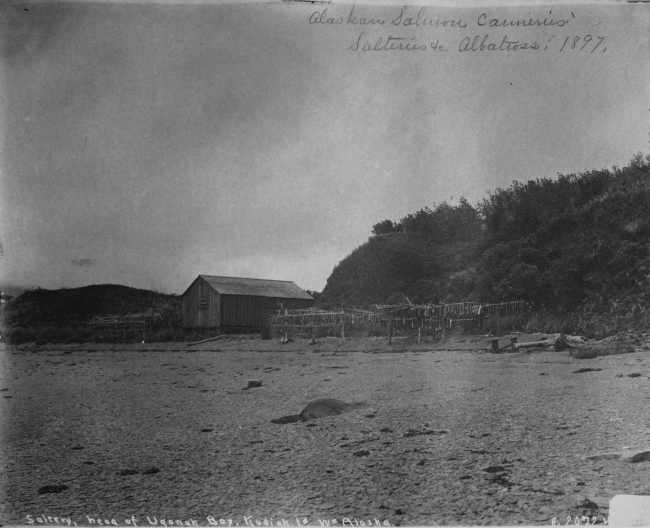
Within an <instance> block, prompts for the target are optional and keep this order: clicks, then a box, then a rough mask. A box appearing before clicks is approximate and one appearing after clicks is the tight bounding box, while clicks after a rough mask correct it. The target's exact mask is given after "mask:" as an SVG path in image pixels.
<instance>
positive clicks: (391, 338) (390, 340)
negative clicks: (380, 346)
mask: <svg viewBox="0 0 650 528" xmlns="http://www.w3.org/2000/svg"><path fill="white" fill-rule="evenodd" d="M392 341H393V327H392V325H391V318H390V317H389V318H388V344H389V345H390V344H391V343H392Z"/></svg>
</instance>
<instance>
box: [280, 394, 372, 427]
mask: <svg viewBox="0 0 650 528" xmlns="http://www.w3.org/2000/svg"><path fill="white" fill-rule="evenodd" d="M364 407H368V404H367V403H363V402H360V403H345V402H343V401H341V400H335V399H334V398H320V399H318V400H314V401H313V402H311V403H310V404H309V405H307V407H305V408H304V409H303V411H302V412H301V413H300V414H293V415H290V416H283V417H282V418H277V419H275V420H271V422H272V423H276V424H286V423H293V422H299V421H302V422H307V421H309V420H315V419H317V418H324V417H325V416H338V415H339V414H343V413H347V412H350V411H354V410H356V409H363V408H364Z"/></svg>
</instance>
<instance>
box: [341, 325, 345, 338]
mask: <svg viewBox="0 0 650 528" xmlns="http://www.w3.org/2000/svg"><path fill="white" fill-rule="evenodd" d="M341 337H342V338H343V339H345V321H343V322H342V323H341Z"/></svg>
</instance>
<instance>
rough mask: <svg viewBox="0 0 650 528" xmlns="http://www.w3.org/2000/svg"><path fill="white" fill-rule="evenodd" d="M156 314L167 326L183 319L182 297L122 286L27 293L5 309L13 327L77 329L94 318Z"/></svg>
mask: <svg viewBox="0 0 650 528" xmlns="http://www.w3.org/2000/svg"><path fill="white" fill-rule="evenodd" d="M147 311H154V312H157V313H160V314H161V315H162V316H163V318H164V319H165V321H166V323H167V324H169V323H173V322H174V321H175V320H176V319H179V318H180V298H179V297H178V296H176V295H168V294H164V293H158V292H155V291H150V290H142V289H138V288H131V287H129V286H122V285H119V284H97V285H91V286H83V287H80V288H63V289H59V290H45V289H41V288H36V289H32V290H28V291H25V292H24V293H23V294H21V295H20V296H19V297H17V298H15V299H13V300H12V301H11V302H10V303H8V304H7V305H6V307H5V314H4V322H5V324H6V325H8V326H12V327H41V326H53V325H56V326H59V325H66V326H77V325H81V324H84V323H87V322H89V321H90V320H91V319H93V318H94V317H104V316H107V315H128V314H134V313H143V312H147Z"/></svg>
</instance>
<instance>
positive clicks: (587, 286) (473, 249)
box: [3, 154, 650, 343]
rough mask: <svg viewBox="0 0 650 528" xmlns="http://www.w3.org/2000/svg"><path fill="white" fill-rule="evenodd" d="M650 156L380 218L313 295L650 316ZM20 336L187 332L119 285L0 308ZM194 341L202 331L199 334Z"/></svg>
mask: <svg viewBox="0 0 650 528" xmlns="http://www.w3.org/2000/svg"><path fill="white" fill-rule="evenodd" d="M649 240H650V155H647V156H645V157H644V156H642V155H641V154H637V155H635V156H634V157H633V158H632V160H631V161H630V163H629V165H628V166H627V167H624V168H622V169H621V168H618V167H614V168H612V169H611V170H599V171H589V172H585V173H582V174H578V175H576V174H571V175H559V176H558V177H557V178H556V179H548V178H544V179H538V180H535V181H529V182H528V183H525V184H523V183H519V182H516V181H515V182H513V183H512V185H511V186H510V187H508V188H507V189H496V190H495V191H494V192H492V193H490V194H489V196H488V197H487V198H486V199H484V200H483V201H482V202H480V203H478V204H477V205H476V206H472V205H471V204H469V203H468V202H467V200H465V199H461V200H460V203H459V204H458V205H449V204H447V203H442V204H440V205H438V206H434V207H433V209H430V208H425V209H423V210H421V211H418V212H416V213H414V214H409V215H407V216H406V217H404V218H402V219H401V220H400V221H398V222H393V221H391V220H384V221H382V222H379V223H377V224H376V225H375V226H374V227H373V234H372V236H371V237H370V238H369V240H368V241H367V242H366V243H365V244H363V245H361V246H360V247H358V248H357V249H355V250H354V251H353V252H352V253H351V254H350V255H349V256H348V257H346V258H345V259H344V260H343V261H341V262H340V263H339V264H338V265H337V266H336V267H335V268H334V270H333V272H332V274H331V276H330V277H329V279H328V281H327V285H326V287H325V289H324V290H323V291H322V292H321V293H318V292H310V293H311V295H312V296H314V298H316V299H317V303H318V305H319V306H321V307H323V308H334V307H349V308H352V307H356V308H363V307H369V306H371V305H373V304H384V303H386V304H400V303H404V302H406V299H408V300H410V301H411V302H414V303H431V302H433V303H437V302H454V301H480V302H502V301H511V300H526V301H531V302H532V303H533V305H534V306H535V307H536V310H535V312H534V313H533V314H526V315H524V316H521V317H514V318H509V319H508V318H506V319H501V320H499V321H490V325H491V326H490V328H492V329H493V330H494V331H495V332H499V331H508V330H509V329H511V328H515V327H517V328H519V329H524V330H529V331H546V332H549V331H565V332H577V333H584V334H588V335H596V334H600V335H606V334H611V333H614V332H618V331H621V330H624V329H630V328H634V327H637V328H643V329H647V326H648V324H650V244H649V242H648V241H649ZM3 306H4V314H3V327H4V329H5V332H4V334H5V335H6V336H7V337H8V338H9V340H10V341H12V342H14V343H21V342H27V341H36V342H37V343H38V342H64V343H65V342H83V341H87V340H93V339H95V337H94V335H93V332H92V330H91V329H90V327H88V326H87V323H88V322H89V321H90V320H91V319H93V318H94V317H96V316H100V317H101V316H107V315H127V314H134V313H145V312H155V313H158V314H160V315H161V317H162V319H161V323H160V325H159V326H158V328H156V329H155V331H154V332H152V333H151V334H150V335H149V336H148V339H149V340H151V341H156V340H172V339H183V338H186V337H187V336H184V334H183V330H182V328H181V303H180V298H179V297H177V296H175V295H165V294H161V293H157V292H152V291H148V290H138V289H135V288H129V287H126V286H119V285H96V286H87V287H84V288H74V289H61V290H43V289H40V288H39V289H34V290H29V291H26V292H25V293H23V294H22V295H20V296H19V297H17V298H15V299H13V300H12V301H11V302H8V303H6V304H4V305H3ZM193 337H198V336H193Z"/></svg>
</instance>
